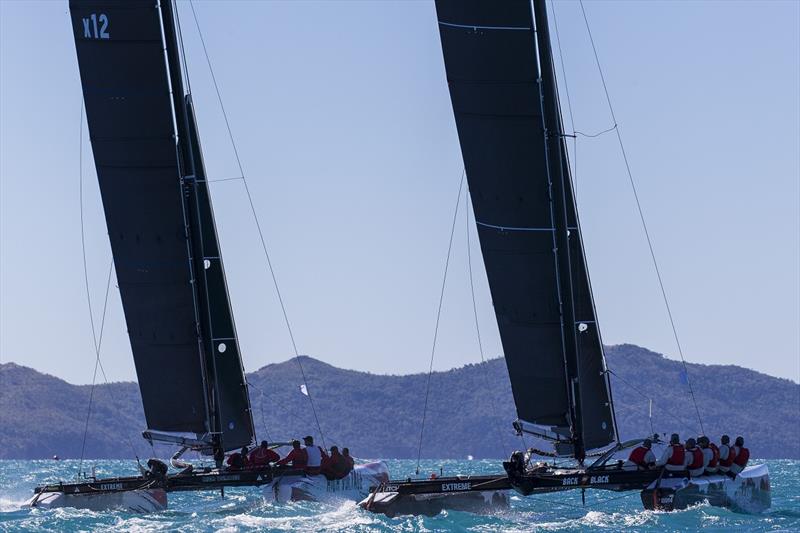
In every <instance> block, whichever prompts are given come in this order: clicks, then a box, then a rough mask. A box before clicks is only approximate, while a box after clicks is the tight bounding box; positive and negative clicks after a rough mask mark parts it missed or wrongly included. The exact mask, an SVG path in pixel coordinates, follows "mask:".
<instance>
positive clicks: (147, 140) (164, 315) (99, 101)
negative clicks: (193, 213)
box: [70, 0, 209, 433]
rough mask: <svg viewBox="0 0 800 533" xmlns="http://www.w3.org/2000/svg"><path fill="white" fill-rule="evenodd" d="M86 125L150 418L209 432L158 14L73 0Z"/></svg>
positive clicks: (148, 7)
mask: <svg viewBox="0 0 800 533" xmlns="http://www.w3.org/2000/svg"><path fill="white" fill-rule="evenodd" d="M70 12H71V17H72V28H73V32H74V36H75V47H76V50H77V55H78V64H79V66H80V74H81V84H82V88H83V95H84V102H85V106H86V115H87V122H88V126H89V133H90V136H91V141H92V150H93V153H94V160H95V166H96V169H97V176H98V180H99V183H100V192H101V195H102V199H103V207H104V211H105V217H106V224H107V227H108V234H109V239H110V242H111V249H112V253H113V256H114V265H115V268H116V274H117V280H118V285H119V289H120V294H121V297H122V305H123V308H124V312H125V320H126V323H127V327H128V333H129V338H130V343H131V348H132V351H133V357H134V362H135V366H136V372H137V376H138V380H139V387H140V390H141V394H142V403H143V405H144V411H145V417H146V420H147V425H148V427H149V428H151V429H156V430H162V431H176V432H195V433H204V432H206V431H207V430H208V429H209V428H208V427H207V426H206V420H207V418H208V412H207V409H208V406H207V404H206V394H205V385H204V380H203V371H202V360H201V355H200V347H199V345H198V332H197V327H196V318H195V303H194V298H193V291H192V287H191V284H190V280H191V274H190V266H189V253H188V249H187V235H186V230H185V225H184V218H183V214H182V213H183V211H182V207H181V205H182V204H181V188H180V180H179V170H178V161H177V156H176V150H175V139H174V129H173V128H174V126H173V119H172V111H171V103H170V93H169V83H168V78H167V71H166V64H165V59H164V51H163V46H164V45H163V40H162V35H161V25H160V19H159V12H158V9H157V8H156V4H155V2H154V1H152V0H148V1H128V2H124V3H123V2H114V1H80V0H71V1H70Z"/></svg>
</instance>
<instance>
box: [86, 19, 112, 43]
mask: <svg viewBox="0 0 800 533" xmlns="http://www.w3.org/2000/svg"><path fill="white" fill-rule="evenodd" d="M82 22H83V37H84V38H85V39H109V38H110V36H109V34H108V15H106V14H105V13H100V14H99V15H98V14H97V13H92V14H91V15H90V16H89V17H88V18H84V19H82ZM98 22H99V24H98Z"/></svg>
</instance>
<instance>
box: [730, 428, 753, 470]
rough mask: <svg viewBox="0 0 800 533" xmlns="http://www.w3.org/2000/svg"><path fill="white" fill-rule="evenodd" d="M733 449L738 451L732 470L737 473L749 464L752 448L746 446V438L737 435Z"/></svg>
mask: <svg viewBox="0 0 800 533" xmlns="http://www.w3.org/2000/svg"><path fill="white" fill-rule="evenodd" d="M733 449H734V450H735V451H736V457H734V459H733V464H731V472H732V473H733V474H734V475H736V474H738V473H739V472H741V471H742V470H744V467H746V466H747V461H749V460H750V450H748V449H747V448H745V447H744V439H743V438H742V437H741V436H740V437H736V442H734V443H733Z"/></svg>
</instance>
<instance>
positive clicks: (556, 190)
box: [436, 0, 615, 455]
mask: <svg viewBox="0 0 800 533" xmlns="http://www.w3.org/2000/svg"><path fill="white" fill-rule="evenodd" d="M539 4H541V5H539ZM536 5H537V6H538V7H537V15H539V11H540V9H539V8H541V12H542V13H543V12H544V3H543V2H541V3H540V2H536ZM436 9H437V15H438V20H439V31H440V36H441V41H442V49H443V52H444V61H445V67H446V72H447V81H448V85H449V89H450V97H451V100H452V104H453V111H454V114H455V119H456V126H457V129H458V136H459V141H460V143H461V152H462V155H463V158H464V165H465V169H466V173H467V179H468V183H469V188H470V193H471V196H472V204H473V209H474V211H475V219H476V223H477V227H478V234H479V236H480V243H481V250H482V252H483V257H484V262H485V265H486V272H487V276H488V279H489V285H490V288H491V293H492V299H493V302H494V309H495V314H496V317H497V323H498V326H499V330H500V336H501V340H502V343H503V349H504V352H505V359H506V363H507V365H508V370H509V375H510V378H511V385H512V390H513V393H514V401H515V403H516V407H517V414H518V416H519V418H520V419H521V420H523V421H527V422H529V423H532V424H536V425H540V426H545V427H549V428H550V429H552V430H553V431H554V432H555V433H556V434H558V435H559V436H561V437H563V438H565V439H566V440H570V441H571V443H572V445H574V446H575V449H573V448H572V445H571V446H569V447H568V448H567V449H568V451H567V453H576V454H578V455H581V454H582V452H583V449H592V448H599V447H602V446H605V445H607V444H609V443H611V442H612V441H613V440H614V438H615V432H614V424H613V412H612V410H613V407H612V406H611V402H610V393H609V389H608V385H607V377H606V375H605V374H604V361H603V352H602V343H601V340H600V335H599V331H598V329H597V326H596V320H595V312H594V304H593V301H592V295H591V289H590V285H589V278H588V274H587V271H586V264H585V259H584V253H583V246H582V243H581V233H580V228H579V224H578V219H577V212H576V208H575V201H574V198H573V194H572V189H571V183H570V176H569V168H568V164H567V154H566V148H565V146H564V143H563V136H562V133H563V131H562V128H561V118H560V111H559V109H558V94H557V89H556V86H555V76H554V75H553V73H552V58H551V57H550V48H549V42H547V41H548V39H547V35H546V26H545V24H543V23H540V24H539V25H540V28H539V29H540V34H539V40H538V42H537V34H536V31H535V26H536V25H535V23H534V19H533V14H532V11H531V3H530V2H529V1H527V0H522V1H505V2H489V1H480V0H466V1H465V0H437V2H436ZM545 18H546V14H545ZM537 19H538V17H537ZM543 22H546V21H543ZM545 44H546V47H545V46H544V45H545ZM540 65H541V67H540ZM540 68H541V72H540ZM540 77H542V84H541V87H540V83H539V79H540ZM545 132H547V134H545ZM573 400H574V401H573ZM562 449H563V448H562Z"/></svg>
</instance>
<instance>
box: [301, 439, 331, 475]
mask: <svg viewBox="0 0 800 533" xmlns="http://www.w3.org/2000/svg"><path fill="white" fill-rule="evenodd" d="M303 443H304V444H305V445H306V447H305V451H306V457H308V462H307V463H306V473H307V474H309V475H312V476H316V475H319V474H320V473H322V461H323V460H325V461H327V460H328V454H326V453H325V450H323V449H322V448H320V447H319V446H315V445H314V437H312V436H311V435H306V436H305V437H303Z"/></svg>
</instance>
